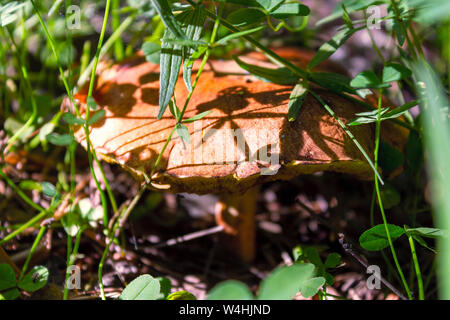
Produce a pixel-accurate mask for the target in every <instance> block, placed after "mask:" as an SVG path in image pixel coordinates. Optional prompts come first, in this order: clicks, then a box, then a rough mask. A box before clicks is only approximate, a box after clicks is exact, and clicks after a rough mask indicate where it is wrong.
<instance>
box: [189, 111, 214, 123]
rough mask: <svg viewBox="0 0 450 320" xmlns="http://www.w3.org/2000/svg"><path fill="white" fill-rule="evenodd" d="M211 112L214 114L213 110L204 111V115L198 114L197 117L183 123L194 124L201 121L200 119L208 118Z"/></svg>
mask: <svg viewBox="0 0 450 320" xmlns="http://www.w3.org/2000/svg"><path fill="white" fill-rule="evenodd" d="M211 112H212V110H207V111H204V112H202V113H199V114H196V115H195V116H193V117H190V118H189V119H186V120H183V123H190V122H194V121H197V120H200V119H202V118H204V117H206V116H207V115H208V114H210V113H211Z"/></svg>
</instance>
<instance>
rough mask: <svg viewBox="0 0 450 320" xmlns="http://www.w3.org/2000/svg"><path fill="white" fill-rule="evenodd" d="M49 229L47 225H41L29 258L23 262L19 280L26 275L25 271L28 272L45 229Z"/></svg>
mask: <svg viewBox="0 0 450 320" xmlns="http://www.w3.org/2000/svg"><path fill="white" fill-rule="evenodd" d="M46 230H47V227H41V229H40V230H39V233H38V235H37V236H36V239H35V240H34V242H33V245H32V246H31V249H30V253H29V254H28V256H27V259H26V260H25V263H24V264H23V267H22V271H21V272H20V275H19V281H20V280H22V279H23V276H24V275H25V272H27V269H28V265H29V264H30V260H31V258H32V257H33V254H34V252H35V251H36V248H37V246H38V245H39V243H41V240H42V237H43V236H44V233H45V231H46Z"/></svg>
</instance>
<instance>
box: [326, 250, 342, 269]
mask: <svg viewBox="0 0 450 320" xmlns="http://www.w3.org/2000/svg"><path fill="white" fill-rule="evenodd" d="M339 263H341V255H340V254H339V253H336V252H332V253H330V254H329V255H328V257H327V259H326V260H325V263H324V264H325V268H327V269H328V268H336V267H337V266H338V265H339Z"/></svg>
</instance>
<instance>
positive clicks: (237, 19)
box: [227, 8, 266, 27]
mask: <svg viewBox="0 0 450 320" xmlns="http://www.w3.org/2000/svg"><path fill="white" fill-rule="evenodd" d="M265 17H266V15H265V14H264V12H262V11H261V10H258V9H255V8H242V9H238V10H236V11H233V12H231V13H230V14H229V15H228V17H227V20H228V22H230V23H231V24H233V25H234V26H236V27H245V26H248V25H252V24H255V23H258V22H260V21H261V20H263V19H264V18H265Z"/></svg>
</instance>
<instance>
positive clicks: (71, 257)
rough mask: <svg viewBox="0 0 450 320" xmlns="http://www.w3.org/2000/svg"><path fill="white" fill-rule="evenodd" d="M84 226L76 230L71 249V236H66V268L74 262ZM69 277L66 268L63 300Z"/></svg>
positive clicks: (65, 298) (66, 294) (65, 297)
mask: <svg viewBox="0 0 450 320" xmlns="http://www.w3.org/2000/svg"><path fill="white" fill-rule="evenodd" d="M84 229H85V227H80V229H79V230H78V232H77V235H76V237H75V245H74V247H73V251H72V250H70V249H71V246H72V237H71V236H68V238H67V241H68V242H67V268H68V267H69V266H71V265H73V264H74V263H75V260H76V259H77V255H78V248H79V247H80V242H81V235H82V233H83V231H84ZM70 252H71V253H70ZM69 277H70V273H68V272H67V269H66V277H65V281H64V297H63V299H64V300H67V297H68V295H69V291H68V288H67V280H69Z"/></svg>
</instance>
